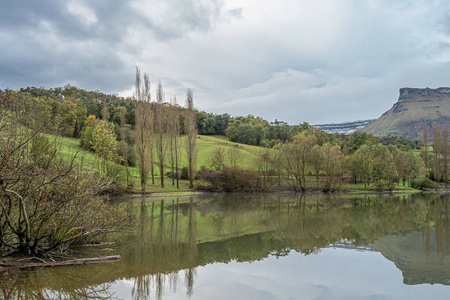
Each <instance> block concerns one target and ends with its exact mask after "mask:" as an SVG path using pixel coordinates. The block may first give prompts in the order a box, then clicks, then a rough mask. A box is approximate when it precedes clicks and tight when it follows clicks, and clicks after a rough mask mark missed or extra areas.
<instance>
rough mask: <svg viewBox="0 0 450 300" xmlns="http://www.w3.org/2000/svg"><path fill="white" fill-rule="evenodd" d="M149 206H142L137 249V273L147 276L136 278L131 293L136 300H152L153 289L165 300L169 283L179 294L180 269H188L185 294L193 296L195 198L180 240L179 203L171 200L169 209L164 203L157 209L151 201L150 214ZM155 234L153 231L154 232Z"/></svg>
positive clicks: (188, 209)
mask: <svg viewBox="0 0 450 300" xmlns="http://www.w3.org/2000/svg"><path fill="white" fill-rule="evenodd" d="M146 211H147V207H146V205H145V203H144V205H141V213H140V216H141V219H140V225H141V224H144V226H139V227H138V231H139V232H138V236H139V242H138V243H137V244H136V245H137V246H136V249H138V250H139V251H138V252H139V255H138V256H137V257H136V258H137V259H136V260H135V264H136V265H135V267H136V270H137V272H142V273H145V274H143V275H138V276H135V278H134V285H133V290H132V297H133V298H134V299H150V296H151V293H152V290H154V293H155V297H156V298H157V299H162V298H163V296H164V288H165V285H166V282H168V284H169V288H170V289H171V290H172V291H174V292H176V289H177V285H178V282H179V274H178V272H179V270H180V268H179V266H180V265H183V266H185V268H186V270H185V284H186V293H187V295H189V296H191V295H192V294H193V287H194V279H195V273H196V270H195V268H196V266H197V213H196V209H195V204H194V202H193V199H191V200H190V202H189V205H188V207H187V220H186V221H187V222H186V226H185V227H184V225H183V224H182V225H183V228H185V231H186V237H185V238H184V239H182V240H179V230H180V224H179V214H180V209H179V202H178V199H177V202H176V204H175V201H172V205H171V206H166V205H165V203H164V200H161V201H160V203H159V206H158V207H155V203H154V202H152V209H151V211H150V215H149V216H148V217H147V216H146V213H145V212H146ZM154 228H156V232H155V234H153V232H154V231H155V229H154Z"/></svg>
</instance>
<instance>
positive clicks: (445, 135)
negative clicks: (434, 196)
mask: <svg viewBox="0 0 450 300" xmlns="http://www.w3.org/2000/svg"><path fill="white" fill-rule="evenodd" d="M441 141H442V144H441V152H442V159H443V168H444V170H443V172H444V184H445V186H447V183H448V151H449V145H448V127H447V126H445V127H444V128H443V129H442V139H441Z"/></svg>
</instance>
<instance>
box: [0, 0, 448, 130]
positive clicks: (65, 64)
mask: <svg viewBox="0 0 450 300" xmlns="http://www.w3.org/2000/svg"><path fill="white" fill-rule="evenodd" d="M449 12H450V4H448V3H447V2H446V1H444V0H414V1H410V0H402V1H395V3H392V1H387V0H373V1H368V2H366V1H357V0H341V1H335V0H328V1H327V0H325V1H306V0H304V1H294V0H286V1H279V2H270V3H266V2H261V1H256V0H254V1H253V0H249V1H245V2H241V1H239V2H238V1H235V0H223V1H221V0H201V1H195V0H167V1H145V0H135V1H121V0H101V1H100V0H98V1H87V0H73V1H62V0H61V1H48V0H39V1H31V0H30V1H3V2H1V3H0V40H1V41H2V42H1V43H0V53H1V55H0V88H6V87H9V88H14V89H16V88H20V87H25V86H30V85H34V86H44V87H54V86H62V85H64V84H66V83H70V84H72V85H76V86H79V87H81V88H85V89H92V90H101V91H104V92H109V93H122V94H127V93H128V94H131V92H130V90H131V89H132V87H133V78H134V76H133V72H134V66H135V65H139V66H140V67H141V69H142V71H144V72H148V73H149V74H150V77H151V80H152V82H157V81H158V80H159V79H160V80H161V81H162V83H163V85H164V88H165V91H166V95H168V97H171V96H172V95H178V102H179V103H183V102H184V97H185V91H186V88H188V87H189V88H193V90H194V95H195V102H196V106H197V107H198V108H200V109H206V110H208V111H212V112H216V113H224V112H229V113H231V114H233V115H246V114H253V115H259V116H262V117H264V118H267V119H269V120H273V119H275V118H277V119H279V120H286V121H288V122H289V123H299V122H303V121H308V122H310V123H325V122H339V121H351V120H356V119H365V118H376V117H378V116H379V115H380V114H381V113H382V112H384V111H385V110H387V109H389V108H390V107H391V106H392V104H393V103H394V102H395V101H396V100H397V97H398V89H399V88H401V87H403V86H411V87H425V86H430V87H438V86H448V85H450V76H449V75H447V73H448V72H447V69H448V68H447V67H448V63H449V62H450V55H449V54H447V53H448V43H449V35H450V29H449V28H450V26H449V25H448V24H450V21H449V20H450V13H449ZM127 91H128V92H127ZM169 95H170V96H169Z"/></svg>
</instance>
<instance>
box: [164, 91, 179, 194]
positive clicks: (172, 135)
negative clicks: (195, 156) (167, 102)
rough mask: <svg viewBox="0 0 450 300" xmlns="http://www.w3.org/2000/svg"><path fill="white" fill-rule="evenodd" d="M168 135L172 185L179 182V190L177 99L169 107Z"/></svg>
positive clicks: (174, 98)
mask: <svg viewBox="0 0 450 300" xmlns="http://www.w3.org/2000/svg"><path fill="white" fill-rule="evenodd" d="M167 124H168V134H169V153H170V155H169V159H170V165H171V168H172V185H175V179H176V181H177V188H179V181H178V179H179V178H178V177H179V176H178V160H179V158H180V155H181V153H180V150H181V147H180V113H179V110H178V106H177V97H176V96H174V97H173V99H171V106H170V107H169V116H168V122H167Z"/></svg>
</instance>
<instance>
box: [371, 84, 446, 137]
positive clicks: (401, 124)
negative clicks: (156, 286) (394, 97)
mask: <svg viewBox="0 0 450 300" xmlns="http://www.w3.org/2000/svg"><path fill="white" fill-rule="evenodd" d="M425 123H426V124H427V125H428V128H429V136H430V138H432V136H433V128H434V127H435V125H439V126H440V128H447V129H448V128H449V127H450V88H449V87H439V88H436V89H432V88H428V87H427V88H409V87H405V88H401V89H400V90H399V98H398V101H397V102H396V103H394V105H393V106H392V108H391V109H390V110H388V111H386V112H385V113H383V114H382V115H381V116H380V117H379V118H378V119H376V120H375V121H374V122H373V123H371V124H369V125H368V126H366V127H364V128H363V129H362V131H364V132H367V133H372V134H374V135H378V136H397V137H404V138H408V139H411V140H417V139H421V138H422V136H423V128H424V124H425Z"/></svg>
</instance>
